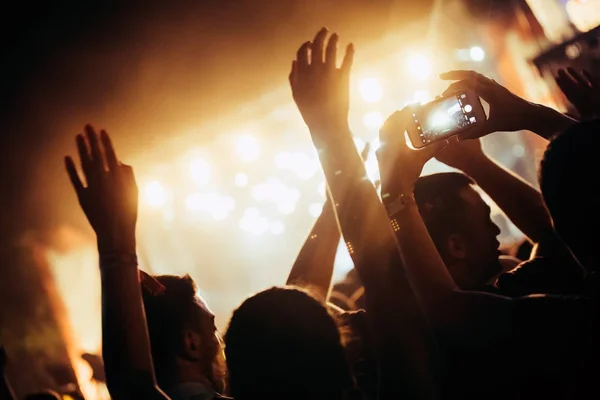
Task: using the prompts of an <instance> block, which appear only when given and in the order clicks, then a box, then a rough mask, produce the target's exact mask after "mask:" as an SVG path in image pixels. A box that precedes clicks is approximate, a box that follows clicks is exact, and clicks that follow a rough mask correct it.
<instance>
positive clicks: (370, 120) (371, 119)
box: [363, 111, 383, 130]
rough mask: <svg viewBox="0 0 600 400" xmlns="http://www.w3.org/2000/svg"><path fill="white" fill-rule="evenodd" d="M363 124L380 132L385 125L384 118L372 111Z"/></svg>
mask: <svg viewBox="0 0 600 400" xmlns="http://www.w3.org/2000/svg"><path fill="white" fill-rule="evenodd" d="M363 123H364V124H365V126H366V127H367V128H369V129H373V130H379V128H381V125H383V116H382V115H381V113H379V112H377V111H372V112H370V113H367V114H365V116H364V117H363Z"/></svg>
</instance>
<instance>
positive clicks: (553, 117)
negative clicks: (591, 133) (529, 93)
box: [525, 104, 578, 140]
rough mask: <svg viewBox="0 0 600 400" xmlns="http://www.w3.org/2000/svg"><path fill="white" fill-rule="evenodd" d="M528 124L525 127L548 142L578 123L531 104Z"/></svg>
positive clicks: (547, 108)
mask: <svg viewBox="0 0 600 400" xmlns="http://www.w3.org/2000/svg"><path fill="white" fill-rule="evenodd" d="M531 110H532V112H531V116H530V117H529V118H528V119H529V124H528V126H527V127H525V128H526V129H527V130H530V131H532V132H533V133H535V134H537V135H538V136H541V137H543V138H544V139H546V140H550V139H551V138H552V137H553V136H554V135H556V134H558V133H561V132H563V131H564V130H566V129H567V128H568V127H570V126H571V125H573V124H576V123H577V122H578V121H577V120H575V119H573V118H571V117H568V116H566V115H564V114H562V113H560V112H558V111H556V110H554V109H552V108H550V107H546V106H543V105H541V104H533V107H532V108H531Z"/></svg>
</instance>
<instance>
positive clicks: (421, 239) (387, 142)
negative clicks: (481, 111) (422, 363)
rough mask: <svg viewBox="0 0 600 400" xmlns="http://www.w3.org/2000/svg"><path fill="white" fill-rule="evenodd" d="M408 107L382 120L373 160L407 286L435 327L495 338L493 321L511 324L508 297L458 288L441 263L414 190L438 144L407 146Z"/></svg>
mask: <svg viewBox="0 0 600 400" xmlns="http://www.w3.org/2000/svg"><path fill="white" fill-rule="evenodd" d="M409 111H410V110H409V109H405V110H403V111H398V112H396V113H395V114H393V115H392V116H391V117H390V118H389V119H388V120H387V121H386V123H385V124H384V126H383V128H382V130H381V132H380V141H381V143H384V145H382V146H381V148H380V149H379V150H378V152H377V158H378V161H379V169H380V173H381V190H382V198H383V200H384V203H385V204H386V207H387V210H388V213H389V215H390V218H391V220H392V225H393V226H394V227H395V229H394V231H395V233H396V238H397V240H398V244H399V246H400V253H401V255H402V260H403V262H404V266H405V268H406V271H407V274H408V276H409V278H410V282H411V286H412V287H413V290H414V292H415V294H416V295H417V297H418V299H419V301H420V302H421V304H422V306H423V308H424V310H425V313H426V315H427V317H428V319H429V322H430V323H431V325H432V326H434V327H435V328H436V329H441V330H445V331H456V332H455V333H457V332H458V334H460V335H464V334H469V333H474V332H476V334H475V335H473V337H472V339H473V340H489V341H491V342H493V340H494V337H496V335H498V334H501V333H502V332H500V331H499V330H498V328H497V326H496V325H497V324H498V325H499V326H504V327H506V326H509V321H510V318H509V317H510V301H509V300H508V299H506V298H503V297H498V296H494V295H488V294H487V293H478V292H463V291H461V290H460V289H459V288H458V286H457V285H456V283H455V282H454V280H453V279H452V276H451V275H450V273H449V272H448V269H447V268H446V266H445V264H444V262H443V261H442V259H441V257H440V255H439V253H438V251H437V249H436V247H435V245H434V243H433V241H432V240H431V237H430V236H429V232H428V231H427V228H426V227H425V224H424V222H423V220H422V218H421V215H420V213H419V209H418V207H417V204H416V202H415V199H414V194H413V190H414V184H415V182H416V181H417V179H418V177H419V175H420V174H421V171H422V169H423V166H424V165H425V163H426V162H427V161H428V160H429V159H430V158H431V157H433V156H434V154H435V153H436V152H437V151H439V150H440V148H439V146H441V145H439V144H432V145H429V146H427V147H425V148H423V149H422V150H411V149H410V148H409V147H408V145H407V143H406V139H405V136H404V132H405V127H406V126H407V124H408V123H409V120H410V119H412V118H411V115H412V112H409ZM436 147H437V148H436ZM494 321H496V322H497V324H493V323H492V322H494ZM475 327H477V329H476V330H475V329H474V328H475ZM478 336H480V337H478Z"/></svg>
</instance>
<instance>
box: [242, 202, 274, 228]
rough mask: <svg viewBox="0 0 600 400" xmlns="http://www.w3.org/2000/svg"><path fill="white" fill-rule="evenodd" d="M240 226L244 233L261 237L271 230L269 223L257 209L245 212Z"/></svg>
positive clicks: (251, 208)
mask: <svg viewBox="0 0 600 400" xmlns="http://www.w3.org/2000/svg"><path fill="white" fill-rule="evenodd" d="M239 226H240V229H242V230H243V231H246V232H250V233H253V234H255V235H260V234H263V233H265V232H266V231H267V230H268V229H269V221H267V219H266V218H265V217H262V216H261V215H260V214H259V213H258V210H257V209H256V208H254V207H250V208H248V209H246V211H245V212H244V216H243V217H242V219H241V220H240V225H239Z"/></svg>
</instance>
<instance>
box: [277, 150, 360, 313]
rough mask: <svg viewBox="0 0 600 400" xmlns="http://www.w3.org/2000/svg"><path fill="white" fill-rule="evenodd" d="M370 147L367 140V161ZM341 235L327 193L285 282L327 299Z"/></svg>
mask: <svg viewBox="0 0 600 400" xmlns="http://www.w3.org/2000/svg"><path fill="white" fill-rule="evenodd" d="M369 150H370V146H369V144H368V143H367V145H366V146H365V148H364V149H363V150H362V153H361V158H362V159H363V161H366V160H367V157H368V154H369ZM340 236H341V235H340V229H339V227H338V224H337V219H336V217H335V210H334V209H333V202H332V201H331V196H330V194H329V193H327V201H326V202H325V204H324V205H323V211H322V212H321V215H319V218H317V221H316V222H315V225H314V226H313V228H312V230H311V231H310V234H309V235H308V238H306V241H305V242H304V245H303V246H302V248H301V249H300V253H299V254H298V257H297V258H296V261H295V262H294V265H293V267H292V270H291V271H290V275H289V276H288V280H287V283H286V284H288V285H296V286H300V287H302V288H305V289H307V290H309V291H311V292H312V293H313V294H315V295H317V296H319V298H321V299H322V300H324V301H325V300H327V299H328V298H329V290H330V287H331V277H332V276H333V269H334V264H335V255H336V253H337V248H338V244H339V242H340Z"/></svg>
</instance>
